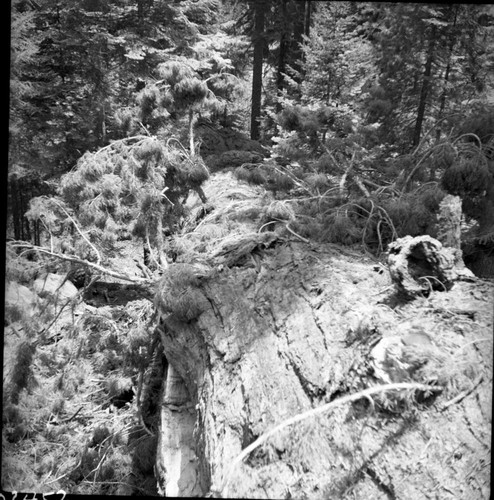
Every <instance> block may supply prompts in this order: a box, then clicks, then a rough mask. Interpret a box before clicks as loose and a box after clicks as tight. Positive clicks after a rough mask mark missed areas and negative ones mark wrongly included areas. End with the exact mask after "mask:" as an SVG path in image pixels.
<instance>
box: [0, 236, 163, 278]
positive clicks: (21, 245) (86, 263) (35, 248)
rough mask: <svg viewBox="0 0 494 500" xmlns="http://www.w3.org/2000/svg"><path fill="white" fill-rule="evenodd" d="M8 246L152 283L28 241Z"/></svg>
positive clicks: (117, 275) (110, 274)
mask: <svg viewBox="0 0 494 500" xmlns="http://www.w3.org/2000/svg"><path fill="white" fill-rule="evenodd" d="M7 245H8V246H10V247H13V248H25V249H27V250H33V251H36V252H40V253H44V254H46V255H50V256H51V257H56V258H57V259H60V260H66V261H68V262H75V263H77V264H82V265H84V266H88V267H91V268H93V269H96V270H97V271H99V272H100V273H102V274H107V275H108V276H112V277H113V278H117V279H121V280H124V281H129V282H130V283H144V284H146V283H147V284H152V283H154V281H153V280H151V279H147V278H139V277H134V278H131V277H130V276H128V275H126V274H122V273H117V272H116V271H112V270H111V269H107V268H105V267H103V266H100V265H99V264H94V263H93V262H89V261H87V260H83V259H80V258H79V257H76V256H75V255H64V254H59V253H55V252H52V251H50V250H48V249H47V248H43V247H38V246H36V245H31V244H29V243H19V242H15V241H14V242H9V243H7Z"/></svg>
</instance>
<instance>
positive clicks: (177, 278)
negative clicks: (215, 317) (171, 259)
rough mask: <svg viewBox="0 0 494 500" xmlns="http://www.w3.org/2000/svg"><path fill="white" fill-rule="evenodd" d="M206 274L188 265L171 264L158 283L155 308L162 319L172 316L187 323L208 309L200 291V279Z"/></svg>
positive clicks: (204, 297)
mask: <svg viewBox="0 0 494 500" xmlns="http://www.w3.org/2000/svg"><path fill="white" fill-rule="evenodd" d="M206 275H207V272H206V271H205V270H204V269H202V268H199V267H197V266H192V265H189V264H173V265H171V266H170V267H169V268H168V269H166V270H165V272H164V274H163V277H162V278H161V280H160V281H159V283H158V287H157V291H156V295H155V306H156V308H157V309H158V311H159V312H160V314H161V316H162V317H167V316H170V315H173V317H174V318H175V319H176V320H178V321H180V322H185V323H189V322H190V321H192V320H194V319H197V318H198V317H199V316H200V315H201V314H202V313H203V312H204V311H205V310H206V308H207V307H208V300H207V298H206V296H205V295H204V293H203V292H202V291H201V290H200V285H201V279H202V278H204V277H206Z"/></svg>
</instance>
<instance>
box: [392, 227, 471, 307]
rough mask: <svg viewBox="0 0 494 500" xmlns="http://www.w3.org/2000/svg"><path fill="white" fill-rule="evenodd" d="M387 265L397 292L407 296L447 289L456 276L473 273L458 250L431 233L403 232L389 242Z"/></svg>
mask: <svg viewBox="0 0 494 500" xmlns="http://www.w3.org/2000/svg"><path fill="white" fill-rule="evenodd" d="M387 260H388V267H389V272H390V274H391V279H392V280H393V283H394V284H395V286H396V288H397V290H398V292H399V293H400V294H402V295H404V296H406V297H408V298H415V297H418V296H422V295H424V294H428V293H430V292H431V291H432V290H438V291H448V290H450V289H451V287H452V286H453V284H454V282H455V280H457V279H460V278H464V277H468V278H472V277H473V274H472V273H471V272H470V271H469V270H468V269H466V268H465V266H464V264H463V261H462V259H461V251H460V250H459V249H456V248H450V247H444V246H443V245H442V244H441V243H440V242H439V241H438V240H436V239H434V238H432V237H431V236H428V235H424V236H416V237H415V238H414V237H412V236H405V237H404V238H400V239H398V240H396V241H394V242H393V243H391V244H390V245H389V249H388V257H387Z"/></svg>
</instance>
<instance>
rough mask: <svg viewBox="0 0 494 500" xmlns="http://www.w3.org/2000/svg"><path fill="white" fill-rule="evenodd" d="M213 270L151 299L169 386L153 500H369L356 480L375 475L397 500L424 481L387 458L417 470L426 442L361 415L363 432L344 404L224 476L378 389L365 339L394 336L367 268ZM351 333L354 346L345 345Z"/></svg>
mask: <svg viewBox="0 0 494 500" xmlns="http://www.w3.org/2000/svg"><path fill="white" fill-rule="evenodd" d="M174 267H175V269H174ZM220 269H221V270H219V269H217V268H214V267H210V268H206V267H204V266H202V267H197V266H193V265H186V264H181V265H177V264H175V265H172V266H170V270H169V271H167V274H165V277H164V278H163V281H162V282H161V284H160V285H159V288H158V295H157V299H156V305H157V308H158V310H159V312H160V316H161V323H162V324H161V332H162V343H163V346H164V349H165V353H166V356H167V359H168V362H169V363H170V366H171V367H172V377H173V380H172V382H171V383H170V384H169V383H168V382H167V384H166V385H167V387H166V388H165V390H164V391H163V401H162V408H161V412H162V413H161V423H162V424H161V425H162V432H161V438H160V439H161V441H160V445H159V447H158V465H157V471H158V481H159V482H160V484H161V493H162V494H164V495H166V496H169V495H173V496H195V495H198V494H199V495H212V496H215V497H221V496H225V495H226V496H227V497H231V498H286V497H287V496H288V495H293V497H295V498H300V497H302V496H304V495H307V496H309V497H313V496H314V495H316V496H317V495H318V494H321V492H322V493H323V494H325V495H326V498H344V497H345V496H344V493H345V491H346V490H347V488H349V487H350V486H349V485H348V484H347V482H350V483H352V484H353V486H351V487H350V489H353V490H355V491H357V492H360V493H358V494H357V496H358V495H359V494H360V495H361V496H360V497H361V498H364V497H365V498H373V497H372V495H373V494H374V495H376V494H378V493H381V494H382V492H383V489H382V488H383V487H382V486H379V483H377V485H376V481H377V480H376V481H374V480H372V479H369V475H371V476H372V474H375V475H377V476H379V477H381V476H380V475H384V476H385V477H387V478H388V479H386V480H384V479H383V484H384V485H385V486H386V485H388V483H389V485H388V486H389V488H395V490H396V491H397V496H396V497H397V498H410V496H408V495H410V494H412V491H414V490H413V488H412V486H413V487H416V485H417V483H418V484H420V482H421V481H422V480H423V479H422V478H420V479H418V481H417V479H415V480H410V478H409V474H410V472H409V470H407V468H406V464H402V463H401V459H400V451H399V450H400V447H404V448H406V449H407V450H409V452H410V453H411V454H412V455H414V454H415V453H416V454H417V459H418V457H419V456H420V453H421V451H420V450H421V449H423V447H424V446H425V445H426V444H427V442H426V441H424V439H423V437H420V438H418V437H417V434H416V432H415V431H414V430H413V429H414V427H413V425H411V424H410V421H409V420H408V419H407V418H403V419H401V418H396V419H395V420H394V421H389V420H386V418H384V420H383V416H382V415H380V414H379V412H374V411H373V410H372V406H371V407H369V408H368V409H367V410H366V412H367V413H368V414H367V416H366V418H364V419H363V420H362V415H366V412H364V414H362V410H361V409H360V410H357V409H356V408H355V407H354V406H352V405H350V404H346V405H341V407H338V408H336V409H335V410H334V412H332V413H331V414H330V415H327V416H320V417H317V418H316V417H314V418H312V419H310V420H308V421H306V422H301V423H297V425H294V426H291V427H290V428H286V429H283V430H282V431H280V432H279V433H276V435H274V436H272V437H270V439H269V440H268V441H267V442H265V443H263V444H262V446H260V447H256V449H255V450H253V452H252V453H250V454H249V456H246V457H245V460H244V462H243V463H238V466H236V467H235V468H234V469H233V470H232V469H231V465H232V463H234V461H235V460H236V459H237V462H239V461H238V456H239V454H240V453H241V452H242V450H245V449H246V448H247V447H248V446H249V445H251V444H252V443H253V442H255V440H256V439H258V438H260V437H261V436H262V435H263V434H264V433H266V432H268V431H270V430H271V429H273V428H274V427H275V426H276V425H278V424H280V423H281V422H283V421H284V420H286V419H288V418H291V417H294V416H295V415H297V414H299V413H302V412H305V411H308V410H311V409H313V408H317V407H319V406H321V405H323V404H327V403H328V402H331V401H333V400H334V399H335V398H337V397H342V396H345V395H351V394H353V393H354V392H356V391H358V390H359V389H362V388H366V387H367V388H368V387H378V384H379V382H378V381H377V380H376V379H374V378H373V376H372V371H371V370H369V365H368V361H367V358H366V353H367V352H368V349H370V347H371V345H372V342H371V341H372V339H373V338H374V337H375V335H374V334H375V332H376V330H378V331H380V332H383V331H384V332H386V331H388V330H393V328H392V323H393V322H394V323H396V318H395V317H393V313H392V312H384V311H382V310H381V312H379V306H378V304H377V298H376V297H374V298H373V295H372V294H369V290H373V289H375V288H376V284H377V283H378V282H379V281H378V278H377V276H378V275H376V273H375V272H373V271H372V265H371V263H370V262H364V261H359V260H358V259H352V258H349V257H348V256H345V257H344V258H342V257H341V256H340V255H338V254H337V253H335V252H334V246H331V247H330V246H328V247H326V248H325V247H324V246H320V247H319V248H318V251H315V250H313V249H311V248H310V245H307V244H304V243H299V242H296V243H295V242H291V243H289V244H283V245H281V246H277V247H276V248H275V249H268V250H265V251H264V252H263V253H262V255H261V256H258V258H257V261H256V262H253V263H252V265H251V266H250V267H249V266H244V267H238V266H233V267H231V268H228V267H226V268H220ZM365 311H367V313H365ZM369 311H370V312H369ZM363 317H364V319H362V318H363ZM355 318H357V319H355ZM385 325H387V326H385ZM390 326H391V328H390ZM352 332H353V333H354V334H355V335H356V336H357V337H359V335H360V340H359V341H349V337H350V335H349V334H350V333H352ZM373 332H374V333H373ZM401 332H402V333H403V335H405V332H406V328H405V327H403V328H402V330H401ZM378 338H379V336H378ZM376 392H377V391H376ZM412 392H413V391H412ZM395 397H397V396H393V397H390V400H394V399H393V398H395ZM410 397H411V396H410ZM397 398H398V400H400V401H401V399H400V398H401V397H397ZM355 399H357V398H355ZM405 399H406V397H405ZM412 399H413V397H412ZM384 400H385V401H387V399H386V398H384ZM405 414H406V412H403V415H405ZM369 418H370V420H369ZM371 422H372V423H371ZM373 426H375V428H374V430H373ZM364 430H365V433H366V434H367V435H368V437H367V439H365V440H364V441H361V439H360V438H359V435H361V434H362V432H364ZM372 450H373V451H372ZM240 462H241V461H240ZM383 463H387V464H388V465H386V466H384V468H385V472H383V471H382V470H381V468H382V467H383V466H382V464H383ZM362 470H365V471H366V473H365V474H363V475H362ZM378 470H380V471H381V472H376V471H378ZM446 476H448V474H445V478H446ZM389 478H391V479H389ZM441 480H443V479H441ZM446 480H447V481H450V480H451V477H450V476H448V479H444V481H446ZM407 481H408V482H407ZM405 483H406V484H405ZM388 486H386V487H388ZM411 488H412V489H411ZM390 491H391V490H390ZM415 493H416V492H415ZM412 496H413V494H412ZM414 497H417V496H416V495H415V496H414ZM417 498H418V497H417Z"/></svg>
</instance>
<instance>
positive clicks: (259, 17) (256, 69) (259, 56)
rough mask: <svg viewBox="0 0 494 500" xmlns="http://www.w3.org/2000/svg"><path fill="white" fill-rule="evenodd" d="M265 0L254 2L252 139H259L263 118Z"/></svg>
mask: <svg viewBox="0 0 494 500" xmlns="http://www.w3.org/2000/svg"><path fill="white" fill-rule="evenodd" d="M264 9H265V2H264V0H255V2H254V23H255V24H254V37H253V41H254V61H253V68H252V105H251V116H250V138H251V139H253V140H256V141H257V140H258V139H259V118H260V117H261V99H262V66H263V57H264Z"/></svg>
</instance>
